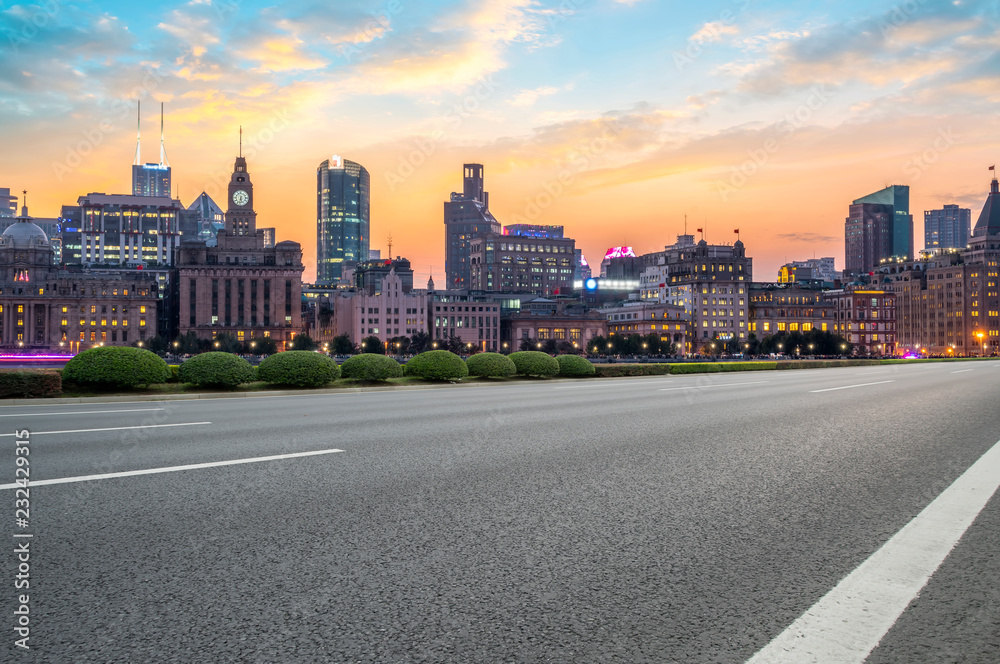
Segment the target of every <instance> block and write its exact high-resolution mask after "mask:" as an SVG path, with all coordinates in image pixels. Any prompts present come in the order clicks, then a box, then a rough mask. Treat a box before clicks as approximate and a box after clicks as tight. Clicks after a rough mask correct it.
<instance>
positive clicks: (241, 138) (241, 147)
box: [240, 125, 243, 157]
mask: <svg viewBox="0 0 1000 664" xmlns="http://www.w3.org/2000/svg"><path fill="white" fill-rule="evenodd" d="M240 156H241V157H242V156H243V125H240Z"/></svg>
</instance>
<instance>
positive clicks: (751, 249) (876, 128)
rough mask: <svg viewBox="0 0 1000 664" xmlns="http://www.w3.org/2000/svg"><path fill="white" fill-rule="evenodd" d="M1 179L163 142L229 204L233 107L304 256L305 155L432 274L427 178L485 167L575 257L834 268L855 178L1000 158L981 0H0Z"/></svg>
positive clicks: (971, 170) (961, 192)
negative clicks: (710, 256) (830, 263)
mask: <svg viewBox="0 0 1000 664" xmlns="http://www.w3.org/2000/svg"><path fill="white" fill-rule="evenodd" d="M0 8H2V9H0V32H2V35H0V136H2V145H3V149H2V150H0V186H2V187H10V188H11V189H12V190H17V191H20V190H21V189H27V190H28V191H29V204H30V207H31V213H32V214H33V215H34V216H36V217H54V216H57V215H58V213H59V209H60V206H61V205H63V204H72V203H75V202H76V199H77V197H78V196H79V195H81V194H85V193H87V192H93V191H103V192H106V193H129V187H130V184H129V182H130V181H129V178H130V166H131V163H132V159H133V154H134V151H135V100H136V99H141V100H142V101H143V130H144V131H143V158H144V161H156V160H157V158H158V131H159V126H158V124H159V102H161V101H162V102H165V103H166V109H167V115H166V150H167V157H168V159H169V162H170V164H171V166H172V167H173V178H174V186H175V190H177V191H178V192H179V196H180V198H181V199H182V201H183V203H184V204H185V205H187V204H189V203H190V202H191V201H192V200H193V199H194V198H195V197H196V196H197V195H198V194H199V193H200V192H201V191H202V190H205V191H207V192H208V193H209V194H210V195H211V196H212V197H213V198H215V200H216V201H218V202H219V203H220V204H222V205H223V207H225V202H224V196H223V194H222V192H223V191H224V186H225V183H226V182H227V181H228V174H229V172H230V170H231V168H232V164H233V159H234V157H235V156H236V153H237V149H238V148H237V142H238V127H239V126H240V125H242V126H243V130H244V155H245V156H247V157H248V161H249V169H250V174H251V177H252V178H253V181H254V184H255V199H256V201H255V202H256V206H257V212H258V224H259V225H260V226H275V227H277V234H278V239H279V240H282V239H292V240H297V241H299V242H301V243H302V246H303V249H304V251H305V255H306V264H307V268H306V273H305V277H304V278H305V279H306V280H307V281H311V280H313V279H314V278H315V251H316V231H315V223H316V167H317V166H318V165H319V163H320V162H321V161H323V160H324V159H326V158H328V157H329V156H331V155H333V154H338V155H341V156H343V157H344V158H347V159H351V160H353V161H357V162H359V163H361V164H362V165H364V166H365V167H366V168H367V169H368V171H369V172H370V173H371V178H372V230H371V246H372V248H377V249H382V250H383V255H385V248H386V247H385V245H386V238H387V236H388V235H390V234H391V235H392V238H393V253H394V254H398V255H402V256H406V257H408V258H409V259H410V260H411V261H412V263H413V266H414V268H415V270H416V274H417V279H418V280H419V281H420V282H421V283H422V282H423V281H424V280H426V277H427V275H428V273H429V272H430V271H431V270H433V274H434V276H435V277H436V278H437V279H438V283H439V284H440V283H441V282H442V281H443V279H442V276H443V272H444V251H443V245H444V224H443V220H442V203H443V201H445V200H446V199H447V198H448V195H449V193H450V192H452V191H457V190H461V188H462V182H461V176H462V164H463V163H464V162H479V163H482V164H484V165H485V173H486V188H487V190H488V191H489V192H490V204H491V209H492V211H493V213H494V214H495V215H496V217H497V218H498V219H499V220H500V221H501V223H504V224H509V223H518V222H520V223H544V224H560V225H564V226H565V227H566V232H567V234H568V235H569V236H570V237H574V238H576V240H577V246H578V247H581V248H582V249H583V250H584V252H585V254H586V255H587V257H588V259H589V260H590V262H591V263H592V264H597V263H599V262H600V259H601V257H602V256H603V254H604V252H605V250H606V249H607V248H608V247H609V246H613V245H620V244H629V245H633V246H634V247H635V249H636V252H637V253H643V252H649V251H654V250H658V249H662V247H663V246H664V245H665V244H670V243H672V242H673V241H674V239H675V236H676V235H677V234H678V233H681V232H682V231H683V227H684V215H685V214H686V215H687V217H688V228H689V231H692V232H693V231H694V229H695V228H697V227H704V228H705V229H706V239H707V240H708V241H710V242H720V243H721V242H726V243H728V242H732V241H733V240H734V239H735V236H734V235H733V229H734V228H737V227H738V228H739V229H740V231H741V236H742V239H743V241H744V242H745V243H746V245H747V251H748V254H750V255H751V256H752V257H753V258H754V263H755V264H754V277H755V279H756V280H758V281H762V280H773V279H774V278H775V275H776V270H777V267H778V265H780V264H781V263H783V262H785V261H786V260H795V259H804V258H809V257H812V256H813V255H815V256H831V255H832V256H835V257H836V259H837V268H838V269H842V268H843V256H844V241H843V225H844V217H845V216H846V214H847V208H848V204H849V203H850V201H851V200H852V199H854V198H858V197H860V196H863V195H865V194H868V193H871V192H873V191H875V190H878V189H881V188H882V187H884V186H886V185H888V184H906V185H910V188H911V189H910V191H911V212H912V213H913V214H914V221H915V232H916V238H917V239H916V243H915V245H916V247H917V248H918V249H919V248H922V247H923V211H924V210H927V209H931V208H937V207H941V206H942V205H944V204H946V203H958V204H960V205H962V206H963V207H971V208H972V210H973V212H972V216H973V221H975V219H976V217H977V216H978V214H979V211H980V209H981V207H982V204H983V201H984V199H985V196H986V193H987V192H988V190H989V187H988V182H989V177H988V176H989V171H987V168H988V166H990V165H991V164H994V163H996V162H1000V113H998V109H1000V0H982V1H976V0H953V1H948V2H939V1H936V0H907V1H901V2H858V1H856V0H836V1H834V0H826V1H815V2H799V3H789V2H787V1H782V2H778V1H772V0H730V1H726V0H722V1H717V0H707V1H705V2H697V3H694V2H665V1H656V0H537V1H532V0H479V1H469V0H453V1H446V0H437V1H421V2H413V1H412V0H378V1H367V0H347V1H342V0H337V1H336V2H316V1H315V0H295V1H292V2H281V3H276V4H275V3H266V2H257V1H255V0H194V1H192V2H155V3H143V2H135V1H134V0H132V1H128V2H125V1H119V0H106V1H104V2H63V1H60V0H49V2H47V3H44V2H43V3H39V4H13V5H12V4H11V3H9V2H2V1H0Z"/></svg>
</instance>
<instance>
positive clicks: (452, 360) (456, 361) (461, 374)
mask: <svg viewBox="0 0 1000 664" xmlns="http://www.w3.org/2000/svg"><path fill="white" fill-rule="evenodd" d="M406 375H407V376H416V377H417V378H423V379H425V380H454V379H456V378H465V377H466V376H468V375H469V368H468V367H467V366H465V362H464V361H463V360H462V358H460V357H459V356H458V355H455V354H454V353H452V352H449V351H446V350H429V351H427V352H425V353H420V354H419V355H416V356H414V357H413V358H411V359H410V360H409V361H408V362H407V363H406Z"/></svg>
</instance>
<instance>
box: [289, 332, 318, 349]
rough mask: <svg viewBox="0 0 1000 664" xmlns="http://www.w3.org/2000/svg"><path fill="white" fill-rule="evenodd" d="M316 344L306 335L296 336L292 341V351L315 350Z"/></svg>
mask: <svg viewBox="0 0 1000 664" xmlns="http://www.w3.org/2000/svg"><path fill="white" fill-rule="evenodd" d="M316 348H318V344H317V343H316V342H315V341H313V338H312V337H310V336H309V335H308V334H296V335H295V338H294V339H292V347H291V349H292V350H316Z"/></svg>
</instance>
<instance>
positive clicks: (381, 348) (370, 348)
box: [361, 335, 385, 355]
mask: <svg viewBox="0 0 1000 664" xmlns="http://www.w3.org/2000/svg"><path fill="white" fill-rule="evenodd" d="M361 352H362V353H378V354H379V355H385V344H384V343H382V340H381V339H379V338H378V337H376V336H375V335H371V336H367V337H365V338H364V339H362V340H361Z"/></svg>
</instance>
